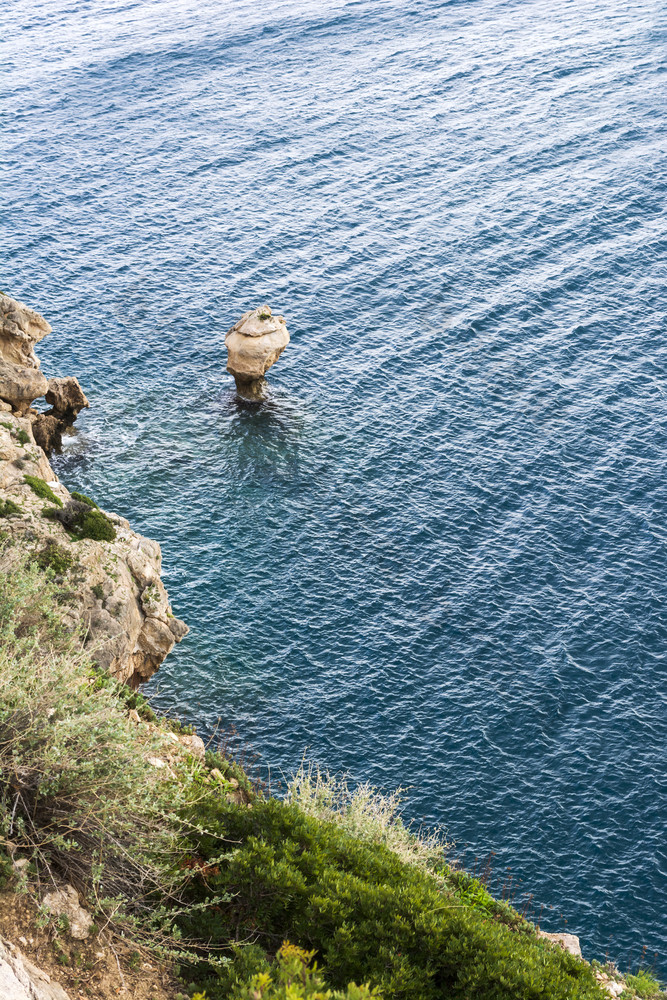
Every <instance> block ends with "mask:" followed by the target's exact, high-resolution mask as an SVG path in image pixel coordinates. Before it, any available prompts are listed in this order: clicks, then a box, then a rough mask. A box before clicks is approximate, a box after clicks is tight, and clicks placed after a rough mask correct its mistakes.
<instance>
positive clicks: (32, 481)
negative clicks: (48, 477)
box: [23, 476, 63, 507]
mask: <svg viewBox="0 0 667 1000" xmlns="http://www.w3.org/2000/svg"><path fill="white" fill-rule="evenodd" d="M23 481H24V482H26V483H27V484H28V486H29V487H30V489H31V490H32V492H33V493H34V494H35V496H38V497H41V499H42V500H50V501H51V503H54V504H55V505H56V507H62V505H63V502H62V500H61V499H60V497H57V496H56V495H55V493H54V492H53V490H52V489H51V487H50V486H49V484H48V483H45V482H44V480H43V479H40V478H39V476H24V477H23Z"/></svg>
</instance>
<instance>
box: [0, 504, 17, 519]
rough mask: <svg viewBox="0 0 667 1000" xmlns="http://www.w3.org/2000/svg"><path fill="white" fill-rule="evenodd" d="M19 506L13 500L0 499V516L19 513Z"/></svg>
mask: <svg viewBox="0 0 667 1000" xmlns="http://www.w3.org/2000/svg"><path fill="white" fill-rule="evenodd" d="M20 513H21V508H20V507H19V505H18V504H17V503H14V501H13V500H0V517H11V515H12V514H20Z"/></svg>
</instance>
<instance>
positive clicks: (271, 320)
mask: <svg viewBox="0 0 667 1000" xmlns="http://www.w3.org/2000/svg"><path fill="white" fill-rule="evenodd" d="M289 339H290V338H289V333H288V331H287V326H286V324H285V320H284V319H283V317H282V316H274V315H273V314H272V313H271V310H270V309H269V307H268V306H260V307H259V309H251V310H250V312H247V313H244V314H243V316H242V317H241V319H240V320H239V321H238V323H235V324H234V326H233V327H232V328H231V330H229V332H228V333H227V336H226V337H225V346H226V347H227V371H228V372H229V373H230V374H231V375H233V376H234V380H235V382H236V388H237V389H238V391H239V393H240V394H241V395H242V396H246V397H248V398H250V399H261V398H262V395H263V383H264V375H265V374H266V372H267V371H268V370H269V368H271V366H272V365H274V364H275V363H276V361H277V360H278V358H279V357H280V355H281V354H282V353H283V351H284V350H285V348H286V347H287V345H288V344H289Z"/></svg>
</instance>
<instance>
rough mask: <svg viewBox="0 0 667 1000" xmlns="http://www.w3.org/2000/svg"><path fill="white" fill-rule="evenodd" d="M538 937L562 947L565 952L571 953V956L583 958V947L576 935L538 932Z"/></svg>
mask: <svg viewBox="0 0 667 1000" xmlns="http://www.w3.org/2000/svg"><path fill="white" fill-rule="evenodd" d="M537 936H538V937H541V938H546V939H547V941H552V942H553V943H554V944H557V945H560V947H561V948H562V949H563V951H569V953H570V955H576V957H577V958H581V957H582V956H581V945H580V943H579V938H578V937H577V935H576V934H549V933H547V931H538V932H537Z"/></svg>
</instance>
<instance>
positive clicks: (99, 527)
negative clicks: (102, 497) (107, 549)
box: [69, 510, 116, 542]
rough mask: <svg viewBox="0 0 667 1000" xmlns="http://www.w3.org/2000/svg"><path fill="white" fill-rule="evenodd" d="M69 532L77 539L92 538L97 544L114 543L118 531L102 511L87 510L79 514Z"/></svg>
mask: <svg viewBox="0 0 667 1000" xmlns="http://www.w3.org/2000/svg"><path fill="white" fill-rule="evenodd" d="M69 530H70V531H71V532H72V534H73V535H74V536H75V537H76V538H92V539H94V540H95V541H96V542H113V541H115V539H116V529H115V528H114V526H113V524H112V523H111V521H110V520H109V518H108V517H107V516H106V514H103V513H102V511H101V510H87V511H83V512H82V513H81V514H78V515H77V517H76V518H74V520H73V521H72V522H71V525H70V527H69Z"/></svg>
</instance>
